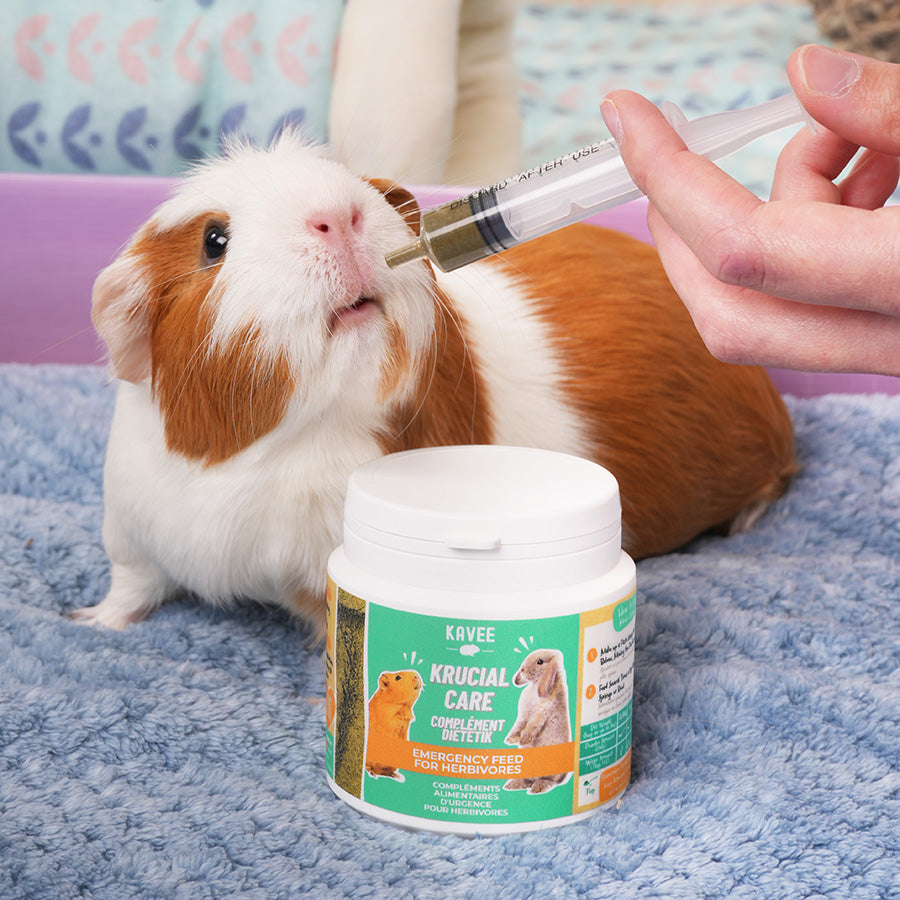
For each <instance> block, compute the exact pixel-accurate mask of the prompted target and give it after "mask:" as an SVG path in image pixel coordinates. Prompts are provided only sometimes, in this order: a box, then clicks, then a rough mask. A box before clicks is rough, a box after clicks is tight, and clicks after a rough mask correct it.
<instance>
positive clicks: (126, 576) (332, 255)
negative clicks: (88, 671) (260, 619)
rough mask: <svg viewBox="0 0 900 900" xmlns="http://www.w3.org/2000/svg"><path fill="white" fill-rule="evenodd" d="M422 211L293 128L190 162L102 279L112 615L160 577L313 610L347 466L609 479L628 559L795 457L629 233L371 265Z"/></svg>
mask: <svg viewBox="0 0 900 900" xmlns="http://www.w3.org/2000/svg"><path fill="white" fill-rule="evenodd" d="M418 219H419V212H418V209H417V207H416V205H415V201H414V200H413V198H412V196H411V195H410V194H409V193H408V192H406V191H405V190H403V189H401V188H399V187H397V186H394V185H386V184H382V183H379V182H370V181H367V180H364V179H362V178H360V177H357V176H356V175H354V174H351V172H350V171H348V170H347V169H346V168H344V167H342V166H341V165H340V164H339V163H338V162H336V161H334V160H332V159H330V158H329V157H328V156H327V154H326V153H325V151H323V150H322V149H320V148H315V147H311V146H309V145H307V144H305V143H304V142H303V141H302V140H301V139H300V138H298V137H297V136H296V135H295V134H292V133H286V134H284V135H282V136H281V137H280V138H279V139H278V140H277V141H276V142H275V143H274V144H273V145H272V146H271V147H270V148H268V149H259V148H253V147H251V146H243V145H242V146H237V147H234V148H232V150H231V151H230V152H229V153H227V154H226V155H225V156H223V157H222V158H220V159H216V160H213V161H210V162H208V163H205V164H203V165H201V166H200V167H199V168H198V169H197V170H196V171H195V172H194V173H193V174H191V175H190V176H189V177H187V178H186V179H185V180H184V182H183V183H182V184H181V185H180V187H178V188H177V190H176V192H175V193H174V195H173V196H172V197H171V198H170V199H169V200H168V201H166V202H165V203H164V204H163V205H162V206H160V208H159V209H157V210H156V211H155V212H154V213H153V215H152V217H151V218H150V220H149V221H148V222H147V223H146V224H145V225H144V226H143V227H142V228H141V229H140V230H139V231H138V233H137V234H136V235H135V236H134V238H133V239H132V240H131V242H130V243H129V244H128V245H127V246H126V247H125V249H124V250H123V252H122V253H121V255H120V256H119V257H118V258H117V259H115V260H114V261H113V262H112V263H111V264H110V265H109V266H108V268H106V269H105V270H104V271H103V272H102V273H101V274H100V275H99V277H98V279H97V281H96V285H95V288H94V293H93V300H92V319H93V322H94V324H95V327H96V329H97V331H98V333H99V335H100V337H101V338H102V339H103V341H104V342H105V344H106V347H107V349H108V356H109V364H110V369H111V372H112V374H113V375H114V376H115V377H116V378H117V379H119V387H118V393H117V399H116V404H115V411H114V414H113V419H112V423H111V428H110V435H109V442H108V448H107V454H106V461H105V466H104V507H105V511H104V522H103V541H104V545H105V548H106V551H107V553H108V556H109V559H110V562H111V575H110V587H109V592H108V594H107V595H106V597H105V599H104V600H103V601H102V602H101V603H99V604H98V605H97V606H94V607H90V608H85V609H82V610H78V611H76V612H75V613H74V614H73V615H75V616H76V617H77V618H80V619H82V620H84V621H86V622H90V623H99V624H102V625H106V626H109V627H112V628H124V627H125V626H127V625H128V624H129V623H131V622H135V621H137V620H140V619H142V618H143V617H145V616H146V615H147V614H149V613H150V612H151V611H152V610H154V609H155V608H156V607H158V606H159V605H160V604H161V603H162V602H163V601H164V600H166V598H168V597H170V596H172V595H173V594H175V593H176V592H191V593H193V594H195V595H197V596H199V597H201V598H204V599H205V600H207V601H210V602H213V603H222V602H226V601H228V600H230V599H232V598H247V599H251V600H256V601H261V602H263V603H270V604H275V605H279V606H281V607H284V608H285V609H287V610H289V611H290V612H291V613H294V614H296V615H298V616H300V617H301V618H302V619H304V620H306V621H308V622H309V623H311V625H312V627H313V628H315V629H318V630H319V632H320V633H321V630H322V628H323V623H324V593H325V587H324V585H325V572H326V563H327V559H328V555H329V553H330V552H331V551H332V549H333V548H334V547H335V546H336V545H338V544H339V543H340V539H341V523H342V506H343V499H344V493H345V488H346V483H347V478H348V476H349V474H350V472H351V471H352V470H353V469H354V468H356V467H357V466H358V465H360V464H361V463H363V462H366V461H367V460H370V459H372V458H374V457H377V456H379V455H382V454H386V453H390V452H392V451H399V450H406V449H410V448H417V447H426V446H435V445H447V444H469V443H497V444H512V445H524V446H531V447H537V448H546V449H550V450H557V451H563V452H567V453H570V454H576V455H579V456H583V457H587V458H589V459H592V460H595V461H596V462H598V463H600V464H601V465H603V466H605V467H606V468H608V469H609V470H610V471H611V472H612V473H613V474H614V475H615V476H616V478H617V479H618V482H619V487H620V492H621V497H622V508H623V544H624V547H625V549H626V550H627V551H629V552H630V553H631V554H632V555H633V556H634V557H635V558H638V559H639V558H641V557H646V556H649V555H653V554H661V553H666V552H668V551H670V550H673V549H675V548H677V547H680V546H681V545H683V544H685V543H686V542H688V541H690V540H691V539H692V538H694V537H695V536H697V535H699V534H701V533H702V532H705V531H707V530H709V529H714V528H715V529H724V530H725V531H728V530H732V531H733V530H737V529H741V528H744V527H747V526H748V525H749V524H750V523H752V522H753V521H754V520H755V519H756V518H757V517H758V516H759V515H760V514H761V513H762V512H763V510H765V508H766V507H767V505H768V504H769V503H771V501H773V500H774V499H775V498H777V497H778V496H779V495H780V494H781V493H782V492H783V490H784V489H785V487H786V485H787V483H788V481H789V479H790V477H791V474H792V473H793V471H794V445H793V434H792V429H791V422H790V419H789V416H788V414H787V411H786V410H785V407H784V405H783V403H782V401H781V398H780V397H779V395H778V393H777V392H776V390H775V389H774V387H773V385H772V383H771V382H770V380H769V378H768V377H767V375H766V373H765V372H764V371H763V370H761V369H759V368H752V367H743V366H731V365H726V364H724V363H721V362H719V361H717V360H716V359H714V358H713V357H712V356H711V355H710V353H709V352H708V351H707V350H706V348H705V347H704V345H703V343H702V342H701V340H700V338H699V337H698V335H697V333H696V331H695V329H694V327H693V324H692V322H691V319H690V317H689V315H688V313H687V312H686V311H685V309H684V307H683V305H682V304H681V302H680V301H679V299H678V297H677V295H676V294H675V293H674V291H673V289H672V288H671V286H670V284H669V282H668V280H667V278H666V276H665V273H664V271H663V269H662V267H661V265H660V263H659V261H658V258H657V256H656V253H655V251H654V250H653V248H652V247H650V246H649V245H647V244H645V243H643V242H640V241H638V240H636V239H633V238H630V237H627V236H625V235H622V234H618V233H615V232H613V231H608V230H603V229H600V228H597V227H594V226H591V225H581V226H573V227H570V228H568V229H565V230H562V231H560V232H557V233H555V234H553V235H550V236H547V237H544V238H540V239H538V240H536V241H533V242H530V243H526V244H523V245H521V246H519V247H515V248H513V249H512V250H508V251H506V252H505V253H503V254H501V255H499V256H497V257H494V258H491V259H488V260H484V261H482V262H479V263H475V264H473V265H471V266H469V267H466V268H464V269H462V270H459V271H457V272H455V273H452V274H449V275H446V274H443V273H436V272H434V271H432V268H431V266H430V265H429V264H428V263H427V262H426V261H419V262H416V263H410V264H408V265H405V266H401V267H399V268H397V269H389V268H388V266H387V264H386V262H385V254H386V253H388V252H390V251H392V250H396V249H397V248H399V247H401V246H403V245H404V244H406V243H408V242H409V240H410V239H411V236H412V234H413V232H415V230H416V227H417V223H418Z"/></svg>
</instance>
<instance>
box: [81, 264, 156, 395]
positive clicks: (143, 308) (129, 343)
mask: <svg viewBox="0 0 900 900" xmlns="http://www.w3.org/2000/svg"><path fill="white" fill-rule="evenodd" d="M91 321H92V322H93V323H94V328H96V329H97V334H99V335H100V337H101V338H102V339H103V341H104V343H105V344H106V347H107V349H108V351H109V363H110V369H111V371H112V373H113V375H115V376H116V378H122V379H124V380H125V381H134V382H139V381H143V380H145V379H146V378H149V377H150V373H151V365H150V327H149V323H148V321H147V302H146V289H145V286H144V284H143V279H142V278H141V275H140V272H139V271H138V266H137V261H136V259H135V257H134V255H133V254H130V253H129V252H128V251H127V250H126V251H125V252H124V253H123V254H122V255H121V256H120V257H119V258H118V259H116V260H115V262H113V263H111V264H110V265H109V266H107V267H106V268H105V269H104V270H103V271H102V272H101V273H100V274H99V276H97V280H96V281H95V282H94V293H93V296H92V298H91Z"/></svg>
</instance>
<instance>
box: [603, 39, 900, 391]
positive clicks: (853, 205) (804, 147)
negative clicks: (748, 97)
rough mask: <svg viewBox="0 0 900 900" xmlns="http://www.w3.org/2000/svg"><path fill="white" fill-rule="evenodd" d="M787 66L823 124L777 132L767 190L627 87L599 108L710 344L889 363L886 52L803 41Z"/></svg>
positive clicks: (747, 354) (896, 169) (891, 119)
mask: <svg viewBox="0 0 900 900" xmlns="http://www.w3.org/2000/svg"><path fill="white" fill-rule="evenodd" d="M787 72H788V77H789V79H790V81H791V85H792V86H793V88H794V91H795V93H796V94H797V97H798V98H799V100H800V102H801V103H802V104H803V106H804V107H805V108H806V110H807V111H808V112H809V113H810V115H812V117H813V118H814V119H816V121H817V122H819V123H820V125H821V126H824V127H819V128H818V130H817V133H816V134H812V133H811V132H810V131H809V129H804V130H803V131H802V132H800V133H799V134H797V135H796V136H795V137H794V138H793V139H792V140H791V141H790V142H789V143H788V144H787V146H786V147H785V149H784V150H783V151H782V153H781V155H780V157H779V159H778V163H777V166H776V169H775V176H774V181H773V188H772V195H771V199H770V200H769V201H768V202H764V201H762V200H760V199H759V198H757V197H756V196H755V195H754V194H752V193H751V192H750V191H748V190H746V189H745V188H743V187H742V186H741V185H740V184H738V183H737V182H736V181H734V180H733V179H732V178H730V177H729V176H728V175H726V174H725V173H724V172H723V171H722V170H721V169H719V168H718V167H717V166H716V165H715V164H714V163H712V162H710V161H709V160H707V159H705V158H703V157H701V156H697V155H695V154H693V153H690V152H689V151H688V150H687V149H686V148H685V145H684V142H683V141H682V140H681V139H680V138H679V137H678V135H677V133H676V132H675V131H674V129H673V128H672V127H671V126H670V125H669V124H668V123H667V122H666V120H665V119H664V118H663V116H662V114H661V113H660V112H659V111H658V110H657V109H656V107H655V106H653V105H652V104H651V103H650V102H649V101H648V100H645V99H644V98H642V97H640V96H639V95H637V94H633V93H631V92H628V91H614V92H612V93H611V94H610V95H609V96H608V97H607V98H606V99H605V100H604V101H603V104H602V106H601V111H602V113H603V116H604V119H605V120H606V123H607V125H608V126H609V129H610V131H611V132H612V134H613V136H614V137H615V138H616V140H617V142H618V144H619V148H620V151H621V153H622V158H623V160H624V162H625V165H626V166H627V167H628V170H629V173H630V175H631V177H632V179H633V180H634V182H635V183H636V184H637V185H638V187H639V188H640V189H641V190H642V191H643V192H644V193H645V194H646V195H647V197H648V198H649V200H650V208H649V212H648V219H647V221H648V225H649V228H650V232H651V234H652V235H653V239H654V242H655V243H656V247H657V250H658V252H659V255H660V259H661V260H662V262H663V265H664V266H665V268H666V271H667V273H668V275H669V279H670V280H671V282H672V284H673V286H674V288H675V290H676V291H677V292H678V294H679V295H680V296H681V298H682V300H683V301H684V303H685V305H686V306H687V308H688V310H689V311H690V313H691V316H692V317H693V319H694V323H695V325H696V326H697V330H698V331H699V332H700V335H701V337H702V338H703V340H704V341H705V343H706V345H707V346H708V347H709V349H710V351H711V352H712V353H713V354H714V355H715V356H717V357H719V358H720V359H725V360H728V361H730V362H739V363H758V364H764V365H777V366H784V367H787V368H796V369H804V370H808V371H836V372H837V371H844V372H846V371H854V372H879V373H884V374H890V375H900V207H885V206H884V204H885V202H886V201H887V199H888V198H889V197H890V196H891V194H892V193H893V191H894V189H895V187H896V186H897V181H898V176H900V163H898V157H900V66H898V65H893V64H891V63H884V62H878V61H876V60H872V59H867V58H865V57H862V56H857V55H854V54H851V53H838V52H837V51H832V50H829V49H826V48H824V47H818V46H815V45H808V46H805V47H801V48H800V49H799V50H797V51H795V52H794V54H792V56H791V58H790V60H789V61H788V66H787ZM860 147H863V148H867V149H864V150H863V152H862V153H861V154H860V155H859V157H858V159H857V161H856V162H855V164H854V165H853V167H852V168H851V169H850V171H849V173H848V174H847V175H846V176H844V178H843V179H842V180H841V181H839V182H838V181H836V179H837V178H838V177H839V176H840V175H841V173H842V172H843V170H844V169H845V167H846V166H847V165H848V163H849V162H850V161H851V159H852V158H853V157H854V155H855V154H856V153H857V151H858V150H859V148H860Z"/></svg>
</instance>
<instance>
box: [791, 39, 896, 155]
mask: <svg viewBox="0 0 900 900" xmlns="http://www.w3.org/2000/svg"><path fill="white" fill-rule="evenodd" d="M787 73H788V78H789V79H790V81H791V86H792V87H793V88H794V92H795V93H796V95H797V98H798V99H799V100H800V102H801V103H802V104H803V106H804V107H805V108H806V110H807V112H808V113H809V114H810V115H811V116H812V117H813V118H814V119H815V120H816V121H817V122H820V123H821V124H822V125H824V126H825V127H826V128H827V129H828V130H829V131H833V132H834V133H835V134H838V135H840V136H841V137H842V138H844V139H846V140H848V141H850V143H853V144H858V145H859V146H861V147H868V148H869V149H871V150H877V151H878V152H880V153H886V154H888V155H890V156H898V155H900V65H895V64H894V63H888V62H880V61H878V60H875V59H869V58H868V57H865V56H859V55H858V54H856V53H845V52H841V51H837V50H831V49H829V48H827V47H821V46H819V45H817V44H807V45H806V46H804V47H800V48H799V49H797V50H795V51H794V53H793V54H791V58H790V59H789V60H788V64H787Z"/></svg>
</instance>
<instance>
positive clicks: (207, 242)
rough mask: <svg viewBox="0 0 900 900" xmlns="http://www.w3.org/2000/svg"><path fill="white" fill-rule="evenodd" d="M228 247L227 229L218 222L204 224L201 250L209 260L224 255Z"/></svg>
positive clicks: (213, 260) (211, 260) (214, 259)
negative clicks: (204, 231)
mask: <svg viewBox="0 0 900 900" xmlns="http://www.w3.org/2000/svg"><path fill="white" fill-rule="evenodd" d="M227 249H228V229H227V228H226V227H225V226H224V225H221V224H220V223H218V222H211V223H210V224H209V225H207V226H206V233H205V234H204V235H203V252H204V253H205V254H206V258H207V260H209V262H215V261H216V260H218V259H221V258H222V257H223V256H224V255H225V251H226V250H227Z"/></svg>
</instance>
